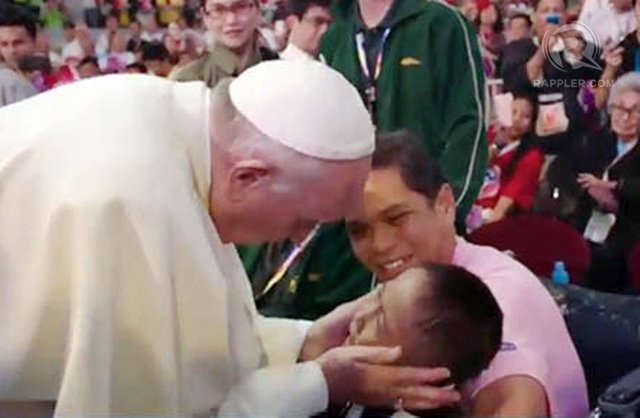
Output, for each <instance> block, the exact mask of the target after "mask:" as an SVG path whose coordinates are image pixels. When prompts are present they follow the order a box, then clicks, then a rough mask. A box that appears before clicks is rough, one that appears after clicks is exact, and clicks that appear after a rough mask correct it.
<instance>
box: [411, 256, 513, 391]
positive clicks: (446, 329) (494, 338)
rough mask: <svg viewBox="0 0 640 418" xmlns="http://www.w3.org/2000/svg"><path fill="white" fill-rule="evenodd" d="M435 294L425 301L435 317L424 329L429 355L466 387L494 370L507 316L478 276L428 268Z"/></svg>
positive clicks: (460, 270) (449, 267) (436, 266)
mask: <svg viewBox="0 0 640 418" xmlns="http://www.w3.org/2000/svg"><path fill="white" fill-rule="evenodd" d="M423 267H424V268H425V269H426V270H427V272H428V274H429V278H430V280H429V282H430V283H431V288H430V292H428V293H426V294H425V296H423V297H422V300H421V302H422V304H423V306H424V309H425V311H428V312H433V313H436V314H435V315H430V316H429V318H428V320H427V321H426V322H425V323H424V324H423V325H422V326H424V330H425V332H426V333H428V338H429V342H432V344H430V346H429V347H425V350H434V353H432V354H431V355H429V358H430V361H432V362H434V364H429V365H427V366H443V367H447V368H448V369H449V370H450V371H451V380H452V383H455V384H456V385H460V384H462V383H464V382H466V381H468V380H469V379H473V378H475V377H477V376H478V375H480V373H481V372H482V371H483V370H484V369H486V368H487V367H488V366H489V363H491V360H493V358H494V357H495V355H496V353H497V352H498V350H499V349H500V345H501V343H502V311H501V310H500V307H499V306H498V302H497V301H496V299H495V298H494V297H493V294H492V293H491V291H490V290H489V288H488V287H487V286H486V285H485V284H484V283H483V282H482V281H481V280H480V279H479V278H478V277H476V276H475V275H474V274H472V273H470V272H469V271H467V270H465V269H463V268H461V267H457V266H452V265H441V264H431V263H428V264H425V265H424V266H423Z"/></svg>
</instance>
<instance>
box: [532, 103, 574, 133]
mask: <svg viewBox="0 0 640 418" xmlns="http://www.w3.org/2000/svg"><path fill="white" fill-rule="evenodd" d="M567 129H569V118H567V113H566V111H565V109H564V103H563V102H556V103H551V104H540V108H539V111H538V120H536V135H538V136H550V135H557V134H561V133H564V132H566V131H567Z"/></svg>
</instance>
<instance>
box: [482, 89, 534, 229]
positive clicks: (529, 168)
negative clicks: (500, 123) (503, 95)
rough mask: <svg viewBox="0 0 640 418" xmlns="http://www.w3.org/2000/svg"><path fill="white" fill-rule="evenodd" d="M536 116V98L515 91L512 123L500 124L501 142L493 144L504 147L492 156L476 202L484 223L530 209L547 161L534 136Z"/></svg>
mask: <svg viewBox="0 0 640 418" xmlns="http://www.w3.org/2000/svg"><path fill="white" fill-rule="evenodd" d="M535 118H536V113H535V104H534V102H533V100H532V99H531V98H529V97H527V96H525V95H515V96H514V99H513V102H512V121H511V122H512V123H511V126H508V127H499V128H498V129H499V132H500V134H499V135H498V136H497V138H496V139H497V140H498V141H499V142H502V143H500V144H497V143H496V144H494V145H499V146H501V147H502V148H501V149H500V150H499V151H498V152H494V153H493V154H491V156H490V160H489V168H488V170H487V175H486V176H485V183H484V184H483V186H482V189H481V190H480V195H479V198H478V202H477V203H478V205H479V206H480V207H482V208H483V209H484V211H483V212H484V213H483V220H484V221H485V223H490V222H496V221H499V220H501V219H503V218H504V217H505V216H507V215H509V214H511V213H518V212H527V211H529V209H531V205H532V204H533V199H534V197H535V194H536V190H537V188H538V179H539V177H540V170H541V169H542V164H543V163H544V156H543V155H542V152H540V150H539V149H538V148H537V147H536V146H535V142H534V138H533V121H534V120H535ZM496 149H497V148H496Z"/></svg>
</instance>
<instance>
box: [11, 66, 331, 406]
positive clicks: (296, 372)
mask: <svg viewBox="0 0 640 418" xmlns="http://www.w3.org/2000/svg"><path fill="white" fill-rule="evenodd" d="M208 101H209V90H208V89H206V88H205V87H204V85H202V84H201V83H199V82H195V83H182V84H174V83H171V82H169V81H165V80H163V79H160V78H155V77H148V76H135V75H131V76H123V75H120V76H106V77H101V78H97V79H92V80H89V81H83V82H80V83H76V84H73V85H69V86H65V87H62V88H59V89H56V90H54V91H52V92H49V93H45V94H42V95H40V96H37V97H35V98H32V99H29V100H26V101H23V102H20V103H17V104H15V105H12V106H8V107H6V108H3V109H2V110H0V335H1V337H0V400H57V409H56V415H57V416H59V417H65V416H73V417H81V416H122V415H134V414H146V415H153V416H171V417H178V416H180V417H182V416H193V415H200V414H201V415H203V416H206V415H208V414H209V413H210V410H213V411H216V410H218V409H219V408H220V407H221V405H222V409H221V410H219V414H220V415H228V416H243V415H244V416H256V415H260V416H304V415H309V414H312V413H315V412H319V411H321V410H322V409H323V408H324V407H325V406H326V404H327V398H328V395H327V388H326V383H325V381H324V378H323V375H322V371H321V370H320V367H319V366H318V365H317V364H316V363H302V364H297V365H296V364H295V361H296V359H297V356H298V353H299V350H300V347H301V344H302V341H303V339H304V335H305V331H306V330H305V326H304V324H301V323H299V322H296V321H287V320H274V319H270V320H266V319H264V318H261V317H260V316H258V315H257V314H256V311H255V306H254V304H253V299H252V296H251V290H250V287H249V284H248V281H247V278H246V276H245V273H244V271H243V269H242V265H241V263H240V260H239V258H238V256H237V254H236V251H235V248H234V247H233V246H232V245H225V244H223V243H222V242H221V241H220V238H219V236H218V234H217V232H216V229H215V226H214V224H213V223H212V221H211V219H210V217H209V213H208V212H209V210H208V206H209V203H208V202H209V194H208V190H209V187H210V174H209V173H210V166H209V165H210V158H209V141H208V132H207V130H208V121H209V117H208V115H209V105H208ZM264 366H281V367H273V368H272V367H269V368H263V367H264ZM259 368H262V369H261V370H260V371H259V372H257V373H254V371H255V370H257V369H259ZM234 387H235V389H233V391H231V389H232V388H234ZM230 391H231V392H230ZM225 399H226V403H225ZM223 404H224V405H223Z"/></svg>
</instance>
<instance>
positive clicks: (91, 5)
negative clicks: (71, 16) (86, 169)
mask: <svg viewBox="0 0 640 418" xmlns="http://www.w3.org/2000/svg"><path fill="white" fill-rule="evenodd" d="M98 1H99V0H83V4H84V21H85V22H86V24H87V25H88V26H89V27H91V28H98V27H100V26H102V23H103V15H102V13H101V11H100V7H99V6H98Z"/></svg>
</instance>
